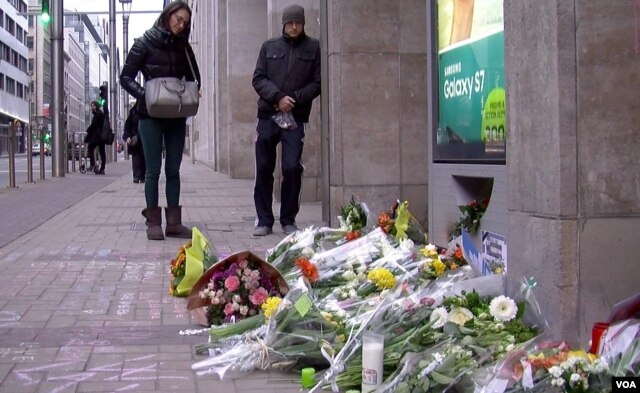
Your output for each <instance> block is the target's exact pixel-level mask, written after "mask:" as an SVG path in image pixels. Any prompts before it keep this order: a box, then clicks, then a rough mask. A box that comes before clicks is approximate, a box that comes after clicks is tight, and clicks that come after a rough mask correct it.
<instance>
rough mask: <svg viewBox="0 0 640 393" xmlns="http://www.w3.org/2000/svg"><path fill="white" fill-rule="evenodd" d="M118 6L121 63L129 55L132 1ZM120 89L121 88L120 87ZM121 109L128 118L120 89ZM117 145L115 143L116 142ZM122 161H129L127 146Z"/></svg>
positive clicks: (124, 92)
mask: <svg viewBox="0 0 640 393" xmlns="http://www.w3.org/2000/svg"><path fill="white" fill-rule="evenodd" d="M119 1H120V4H122V48H123V49H122V51H123V56H122V61H123V62H124V61H125V60H126V58H127V53H129V13H131V3H132V2H133V0H119ZM120 87H121V88H122V86H120ZM122 97H123V100H122V107H123V109H124V111H123V114H124V116H125V117H126V116H128V114H129V97H128V93H127V92H126V91H124V89H122ZM116 143H117V142H116ZM124 148H125V152H124V159H125V160H128V159H129V154H127V150H126V149H127V146H126V144H125V146H124Z"/></svg>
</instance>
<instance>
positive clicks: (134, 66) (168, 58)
mask: <svg viewBox="0 0 640 393" xmlns="http://www.w3.org/2000/svg"><path fill="white" fill-rule="evenodd" d="M190 32H191V8H190V7H189V5H188V4H187V3H185V2H184V1H172V2H171V3H169V4H168V5H167V6H166V7H165V8H164V10H163V11H162V13H161V14H160V16H159V17H158V20H157V21H156V23H155V24H154V25H153V27H152V28H150V29H149V30H147V31H146V32H145V33H144V35H143V36H142V37H140V38H138V39H136V40H135V42H134V44H133V46H132V47H131V50H130V51H129V54H128V55H127V58H126V60H125V64H124V66H123V67H122V72H121V73H120V84H121V85H122V87H123V88H124V89H125V90H126V91H127V92H128V93H129V94H131V95H132V96H133V97H135V98H136V99H137V100H138V104H137V105H136V109H137V111H138V115H139V116H140V123H139V127H138V129H139V131H140V137H141V138H142V144H143V145H144V158H145V163H146V166H147V174H146V177H145V182H144V196H145V200H146V205H147V207H146V209H144V210H143V211H142V215H143V216H144V217H145V218H146V224H147V238H148V239H150V240H162V239H164V236H165V235H166V236H172V237H180V238H188V239H190V238H191V229H189V228H187V227H185V226H184V225H182V210H181V209H182V207H181V206H180V164H181V163H182V152H183V150H184V144H185V136H186V122H187V119H186V118H184V117H183V118H173V119H160V118H154V117H151V116H149V113H148V112H147V107H146V102H145V89H144V86H142V85H140V84H139V83H138V82H137V80H136V77H137V76H138V73H142V76H143V77H144V80H145V82H146V81H149V80H151V79H154V78H161V77H173V78H178V79H182V78H186V79H187V80H190V81H193V80H196V81H199V80H200V71H199V70H198V63H197V62H196V58H195V56H194V54H193V49H192V48H191V45H189V33H190ZM189 60H190V61H191V64H192V65H193V72H192V71H191V67H190V66H189ZM194 74H195V75H194ZM163 145H164V148H165V154H166V156H165V160H164V173H165V178H166V186H165V187H166V188H165V196H166V198H167V207H166V209H165V215H166V219H167V226H166V228H165V232H164V233H163V232H162V211H161V209H160V207H159V193H158V183H159V180H160V170H161V168H162V148H163Z"/></svg>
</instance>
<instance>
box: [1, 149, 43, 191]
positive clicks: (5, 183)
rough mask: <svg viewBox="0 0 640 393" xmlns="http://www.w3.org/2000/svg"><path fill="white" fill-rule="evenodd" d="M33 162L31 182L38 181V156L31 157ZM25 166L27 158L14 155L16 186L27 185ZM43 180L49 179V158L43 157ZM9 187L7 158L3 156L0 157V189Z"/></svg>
mask: <svg viewBox="0 0 640 393" xmlns="http://www.w3.org/2000/svg"><path fill="white" fill-rule="evenodd" d="M31 161H32V162H33V180H34V181H39V180H40V156H33V157H31ZM27 164H28V156H27V155H26V154H18V155H16V186H18V187H20V186H21V185H23V184H25V183H27V178H28V176H27ZM44 169H45V174H44V175H45V178H49V177H51V156H44ZM6 187H9V156H8V155H6V154H3V155H2V156H0V188H6Z"/></svg>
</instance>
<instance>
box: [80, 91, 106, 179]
mask: <svg viewBox="0 0 640 393" xmlns="http://www.w3.org/2000/svg"><path fill="white" fill-rule="evenodd" d="M91 112H92V113H93V119H91V124H89V127H87V135H86V136H85V138H84V141H85V143H88V144H89V146H88V148H87V152H88V154H89V162H90V165H91V167H90V168H89V169H88V170H89V171H91V170H93V171H95V173H96V175H104V167H105V164H106V162H107V154H106V151H105V147H104V141H103V140H102V127H103V125H104V113H102V111H101V110H100V106H99V105H98V103H97V102H96V101H91ZM96 147H97V148H98V152H99V153H100V169H98V168H96V158H95V150H96Z"/></svg>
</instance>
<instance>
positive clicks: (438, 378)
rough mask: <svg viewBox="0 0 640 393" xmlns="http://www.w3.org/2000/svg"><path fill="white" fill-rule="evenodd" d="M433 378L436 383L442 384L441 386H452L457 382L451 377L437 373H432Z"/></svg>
mask: <svg viewBox="0 0 640 393" xmlns="http://www.w3.org/2000/svg"><path fill="white" fill-rule="evenodd" d="M431 378H432V379H433V381H434V382H436V383H438V384H440V385H447V386H448V385H451V384H452V383H454V382H455V381H456V380H455V379H453V378H451V377H447V376H446V375H444V374H440V373H439V372H437V371H432V372H431Z"/></svg>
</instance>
